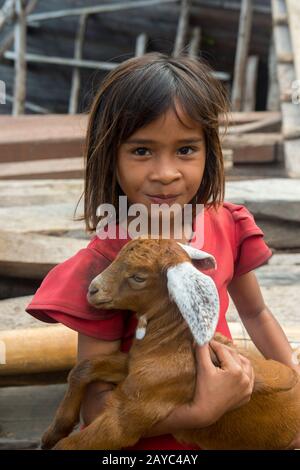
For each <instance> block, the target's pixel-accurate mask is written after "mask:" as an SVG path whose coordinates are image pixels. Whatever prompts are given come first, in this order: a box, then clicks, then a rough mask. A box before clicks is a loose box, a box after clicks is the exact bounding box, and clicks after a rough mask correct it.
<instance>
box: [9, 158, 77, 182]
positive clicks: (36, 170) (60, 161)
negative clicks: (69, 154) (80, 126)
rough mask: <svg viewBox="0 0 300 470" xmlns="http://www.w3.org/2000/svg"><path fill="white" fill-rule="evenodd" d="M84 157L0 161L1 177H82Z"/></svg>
mask: <svg viewBox="0 0 300 470" xmlns="http://www.w3.org/2000/svg"><path fill="white" fill-rule="evenodd" d="M83 164H84V162H83V158H78V157H75V158H53V159H51V158H49V159H44V160H34V161H28V162H14V163H0V179H1V180H4V179H28V178H82V177H83Z"/></svg>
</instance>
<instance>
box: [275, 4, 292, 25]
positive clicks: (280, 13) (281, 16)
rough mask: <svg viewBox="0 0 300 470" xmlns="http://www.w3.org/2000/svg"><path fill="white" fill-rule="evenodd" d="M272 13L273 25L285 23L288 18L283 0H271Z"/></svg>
mask: <svg viewBox="0 0 300 470" xmlns="http://www.w3.org/2000/svg"><path fill="white" fill-rule="evenodd" d="M272 14H273V24H274V25H286V24H287V21H288V18H287V11H286V4H285V0H272Z"/></svg>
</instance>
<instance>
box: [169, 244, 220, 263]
mask: <svg viewBox="0 0 300 470" xmlns="http://www.w3.org/2000/svg"><path fill="white" fill-rule="evenodd" d="M177 243H178V245H180V246H181V248H183V250H184V251H185V252H186V253H187V254H188V255H189V257H190V258H191V259H194V260H197V261H199V266H200V269H216V268H217V262H216V259H215V257H214V256H213V255H211V254H210V253H206V251H202V250H198V248H194V247H193V246H190V245H184V244H183V243H179V242H177Z"/></svg>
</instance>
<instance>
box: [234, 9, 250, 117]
mask: <svg viewBox="0 0 300 470" xmlns="http://www.w3.org/2000/svg"><path fill="white" fill-rule="evenodd" d="M251 27H252V0H242V2H241V12H240V20H239V31H238V40H237V48H236V55H235V63H234V76H233V85H232V109H233V111H241V109H242V103H243V93H244V92H243V89H244V88H243V87H244V82H245V73H246V62H247V56H248V49H249V41H250V34H251Z"/></svg>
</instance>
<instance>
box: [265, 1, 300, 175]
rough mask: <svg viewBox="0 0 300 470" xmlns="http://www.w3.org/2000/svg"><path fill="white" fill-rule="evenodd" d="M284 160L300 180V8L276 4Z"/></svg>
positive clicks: (275, 17)
mask: <svg viewBox="0 0 300 470" xmlns="http://www.w3.org/2000/svg"><path fill="white" fill-rule="evenodd" d="M272 16H273V31H274V44H275V57H276V66H277V77H278V85H279V96H280V109H281V113H282V134H283V138H284V144H283V145H284V158H285V165H286V169H287V173H288V175H289V176H298V177H299V176H300V152H299V148H300V47H299V44H300V27H299V25H300V4H299V2H298V1H297V0H272Z"/></svg>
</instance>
